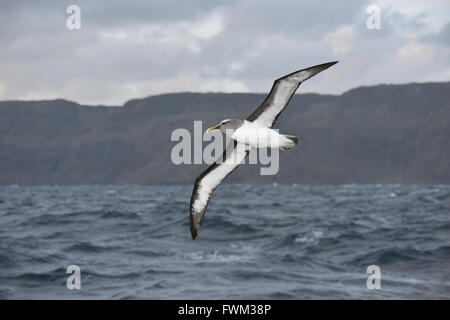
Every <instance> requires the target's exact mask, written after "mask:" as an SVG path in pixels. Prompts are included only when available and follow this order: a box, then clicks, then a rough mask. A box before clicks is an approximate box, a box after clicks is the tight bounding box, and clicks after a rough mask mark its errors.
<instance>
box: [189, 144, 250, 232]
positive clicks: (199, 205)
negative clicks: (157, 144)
mask: <svg viewBox="0 0 450 320" xmlns="http://www.w3.org/2000/svg"><path fill="white" fill-rule="evenodd" d="M249 151H250V150H249V147H248V146H246V145H244V144H243V143H238V142H237V141H234V140H233V141H232V142H230V144H229V145H228V146H227V148H226V150H225V151H224V153H223V154H222V156H221V157H220V158H219V159H218V160H216V162H215V163H214V164H213V165H211V166H210V167H209V168H208V169H206V170H205V171H204V172H203V173H202V174H200V175H199V176H198V177H197V179H196V180H195V185H194V190H193V191H192V197H191V209H190V216H189V222H190V225H191V235H192V239H195V238H196V237H197V233H198V229H199V228H200V225H201V224H202V220H203V217H204V216H205V212H206V208H207V207H208V203H209V199H210V198H211V195H212V193H213V192H214V190H216V188H217V187H218V186H219V184H221V183H222V181H223V180H224V179H225V178H226V177H228V175H229V174H230V173H231V172H233V171H234V169H236V168H237V167H238V166H239V165H240V164H241V163H242V162H243V160H244V159H245V157H246V156H247V155H248V153H249Z"/></svg>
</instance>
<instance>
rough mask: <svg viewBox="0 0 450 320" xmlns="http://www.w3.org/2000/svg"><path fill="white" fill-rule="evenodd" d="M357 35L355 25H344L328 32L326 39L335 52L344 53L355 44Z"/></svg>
mask: <svg viewBox="0 0 450 320" xmlns="http://www.w3.org/2000/svg"><path fill="white" fill-rule="evenodd" d="M356 37H357V33H356V30H355V28H354V27H352V26H342V27H340V28H339V29H338V30H336V31H334V32H330V33H327V34H326V35H325V38H324V39H325V40H326V41H327V42H328V43H329V44H330V45H331V48H332V49H333V52H334V53H336V54H338V55H342V54H344V53H346V52H347V51H349V50H350V49H351V48H352V47H353V46H354V43H355V40H356Z"/></svg>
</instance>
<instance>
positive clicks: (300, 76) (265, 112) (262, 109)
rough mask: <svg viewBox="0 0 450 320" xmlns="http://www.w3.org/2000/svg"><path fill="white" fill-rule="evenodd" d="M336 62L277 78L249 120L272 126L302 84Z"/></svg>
mask: <svg viewBox="0 0 450 320" xmlns="http://www.w3.org/2000/svg"><path fill="white" fill-rule="evenodd" d="M336 63H337V61H334V62H329V63H324V64H319V65H317V66H314V67H310V68H306V69H303V70H299V71H295V72H293V73H291V74H288V75H287V76H284V77H282V78H280V79H277V80H275V82H274V83H273V86H272V90H270V93H269V95H268V96H267V97H266V99H265V100H264V102H263V103H262V104H261V105H260V106H259V107H258V109H256V110H255V112H253V113H252V114H251V115H250V116H249V117H248V118H247V120H248V121H252V122H254V123H257V124H259V125H262V126H264V127H269V128H271V127H272V126H273V124H274V123H275V121H277V118H278V116H279V115H280V113H281V111H283V109H284V108H286V106H287V105H288V103H289V101H290V100H291V98H292V96H293V95H294V93H295V91H296V90H297V88H298V87H299V86H300V84H301V83H302V82H303V81H305V80H307V79H309V78H311V77H313V76H315V75H316V74H318V73H319V72H321V71H323V70H325V69H327V68H329V67H331V66H332V65H334V64H336Z"/></svg>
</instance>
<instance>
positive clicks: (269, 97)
mask: <svg viewBox="0 0 450 320" xmlns="http://www.w3.org/2000/svg"><path fill="white" fill-rule="evenodd" d="M338 62H339V61H332V62H327V63H322V64H318V65H316V66H313V67H309V68H305V69H301V70H297V71H294V72H291V73H289V74H287V75H285V76H283V77H281V78H278V79H277V80H275V81H274V82H273V86H272V89H271V90H270V92H269V94H268V95H267V97H266V98H265V99H264V101H263V103H261V105H260V106H259V107H258V108H257V109H256V110H255V111H254V112H253V113H252V114H251V115H250V116H249V117H248V118H247V120H248V121H254V120H256V119H257V118H258V117H259V115H260V114H261V113H263V111H264V110H265V109H266V107H267V106H268V105H270V103H271V102H272V100H273V97H272V94H273V93H274V91H275V88H276V87H277V84H278V83H279V82H280V81H281V80H283V79H286V78H288V77H290V76H292V75H293V74H295V73H297V72H301V71H309V70H314V69H316V70H314V72H313V73H312V74H311V75H310V76H309V77H308V78H306V79H305V80H308V79H309V78H311V77H313V76H315V75H316V74H318V73H319V72H322V71H323V70H325V69H328V68H329V67H331V66H333V65H335V64H336V63H338ZM305 80H303V81H305ZM303 81H302V82H303ZM300 84H301V82H300V83H299V84H298V85H299V86H300ZM297 88H298V86H297ZM294 92H295V91H294ZM292 96H293V95H292ZM292 96H291V97H290V98H289V99H288V102H287V104H289V102H290V101H291V99H292ZM287 104H286V105H287ZM279 115H280V114H278V115H277V116H276V118H275V120H274V121H273V122H272V125H273V124H274V123H275V122H276V121H277V119H278V116H279Z"/></svg>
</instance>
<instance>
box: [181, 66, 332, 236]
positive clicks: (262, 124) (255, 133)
mask: <svg viewBox="0 0 450 320" xmlns="http://www.w3.org/2000/svg"><path fill="white" fill-rule="evenodd" d="M336 63H337V61H334V62H329V63H324V64H320V65H317V66H314V67H310V68H306V69H303V70H299V71H295V72H293V73H290V74H288V75H286V76H284V77H282V78H279V79H277V80H275V82H274V84H273V86H272V89H271V90H270V93H269V95H268V96H267V97H266V99H265V100H264V102H263V103H262V104H261V105H260V106H259V107H258V108H257V109H256V110H255V112H253V113H252V114H251V115H250V116H249V117H248V118H247V119H246V120H236V119H227V120H223V121H222V122H220V123H219V124H218V125H216V126H214V127H211V128H209V129H208V130H207V132H211V131H213V130H219V131H222V132H224V133H225V134H227V135H229V136H230V137H231V138H232V139H233V141H232V142H231V143H230V144H229V145H228V146H227V148H226V150H225V151H224V153H223V154H222V156H221V157H219V159H217V160H216V162H215V163H214V164H212V165H211V166H210V167H209V168H208V169H206V170H205V171H204V172H202V173H201V174H200V175H199V176H198V177H197V179H196V180H195V185H194V190H193V191H192V197H191V205H190V216H189V222H190V226H191V235H192V239H195V238H196V237H197V233H198V229H199V228H200V225H201V223H202V220H203V217H204V216H205V212H206V208H207V207H208V203H209V199H210V198H211V195H212V193H213V192H214V190H215V189H216V188H217V187H218V186H219V185H220V183H221V182H222V181H223V180H224V179H225V178H226V177H227V176H228V175H229V174H230V173H231V172H233V171H234V170H235V169H236V168H237V167H238V166H239V165H240V164H241V163H242V162H243V160H244V159H245V157H246V156H247V155H248V153H249V152H250V150H251V149H252V148H279V149H280V150H282V151H288V150H290V149H291V148H293V147H295V146H296V145H297V142H298V138H297V137H295V136H288V135H282V134H279V133H278V132H277V131H275V130H273V129H271V128H272V126H273V125H274V123H275V121H277V118H278V116H279V115H280V113H281V112H282V111H283V110H284V108H286V106H287V105H288V103H289V101H290V100H291V98H292V96H293V95H294V93H295V91H296V90H297V88H298V87H299V86H300V84H301V83H302V82H303V81H305V80H307V79H309V78H311V77H313V76H314V75H316V74H318V73H319V72H321V71H323V70H325V69H327V68H329V67H331V66H332V65H334V64H336Z"/></svg>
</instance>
